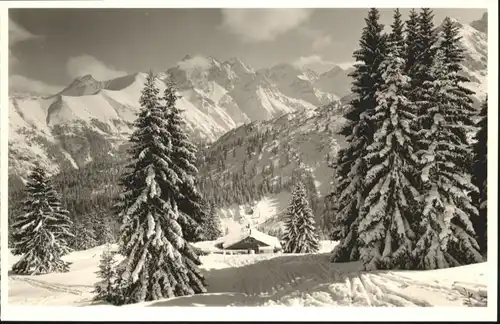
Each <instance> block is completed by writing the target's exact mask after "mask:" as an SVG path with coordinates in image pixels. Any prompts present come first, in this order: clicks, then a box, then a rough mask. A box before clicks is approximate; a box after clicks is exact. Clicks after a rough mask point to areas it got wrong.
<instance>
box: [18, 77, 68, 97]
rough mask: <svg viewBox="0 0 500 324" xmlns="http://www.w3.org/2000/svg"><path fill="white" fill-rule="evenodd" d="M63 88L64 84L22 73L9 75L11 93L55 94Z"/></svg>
mask: <svg viewBox="0 0 500 324" xmlns="http://www.w3.org/2000/svg"><path fill="white" fill-rule="evenodd" d="M62 89H63V87H62V86H55V85H51V84H47V83H45V82H42V81H38V80H33V79H30V78H27V77H25V76H22V75H18V74H14V75H11V76H9V93H10V94H14V93H29V94H36V95H42V96H47V95H53V94H56V93H58V92H59V91H61V90H62Z"/></svg>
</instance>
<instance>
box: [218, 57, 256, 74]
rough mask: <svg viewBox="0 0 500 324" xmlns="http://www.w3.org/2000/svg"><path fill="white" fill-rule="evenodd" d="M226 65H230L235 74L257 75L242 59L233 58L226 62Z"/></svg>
mask: <svg viewBox="0 0 500 324" xmlns="http://www.w3.org/2000/svg"><path fill="white" fill-rule="evenodd" d="M224 63H225V64H228V65H229V66H230V67H231V68H232V69H233V70H234V72H236V73H237V74H241V73H243V74H253V73H255V70H254V69H253V68H252V67H251V66H250V65H248V64H246V63H245V62H243V61H242V60H241V59H240V58H238V57H234V56H233V57H231V58H229V59H228V60H227V61H225V62H224Z"/></svg>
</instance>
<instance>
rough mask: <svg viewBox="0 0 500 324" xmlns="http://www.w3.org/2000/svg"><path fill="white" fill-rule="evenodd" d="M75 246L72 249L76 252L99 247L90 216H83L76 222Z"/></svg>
mask: <svg viewBox="0 0 500 324" xmlns="http://www.w3.org/2000/svg"><path fill="white" fill-rule="evenodd" d="M73 228H74V232H73V235H74V236H73V244H72V248H73V249H74V250H76V251H83V250H88V249H91V248H93V247H95V246H97V241H96V238H95V233H94V223H93V221H92V218H91V217H90V215H83V216H82V217H81V218H80V219H78V220H75V226H73Z"/></svg>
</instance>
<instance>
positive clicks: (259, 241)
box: [216, 228, 281, 254]
mask: <svg viewBox="0 0 500 324" xmlns="http://www.w3.org/2000/svg"><path fill="white" fill-rule="evenodd" d="M216 247H218V248H220V249H222V250H231V251H234V252H240V253H256V254H258V253H274V252H277V251H281V244H280V241H279V240H278V238H277V237H274V236H270V235H267V234H265V233H262V232H261V231H258V230H256V229H254V228H245V229H243V230H241V232H239V233H235V234H229V235H227V236H225V237H223V238H221V239H220V240H219V242H218V244H217V245H216Z"/></svg>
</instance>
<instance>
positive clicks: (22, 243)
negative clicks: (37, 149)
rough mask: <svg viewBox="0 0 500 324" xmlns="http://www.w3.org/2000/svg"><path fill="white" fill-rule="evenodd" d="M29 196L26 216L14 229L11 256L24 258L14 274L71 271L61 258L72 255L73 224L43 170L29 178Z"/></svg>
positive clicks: (20, 217) (25, 206)
mask: <svg viewBox="0 0 500 324" xmlns="http://www.w3.org/2000/svg"><path fill="white" fill-rule="evenodd" d="M26 195H27V198H26V200H25V201H24V206H23V211H24V214H22V215H19V216H17V217H16V219H15V222H14V224H13V226H12V228H13V235H12V237H13V241H14V247H13V249H12V253H13V254H14V255H21V259H20V260H19V261H18V262H16V263H15V264H14V265H13V267H12V270H13V271H14V272H15V273H19V274H30V275H38V274H44V273H50V272H66V271H68V270H69V264H68V263H67V262H65V261H63V260H62V259H61V257H63V256H64V255H66V254H68V253H69V252H70V251H71V249H70V248H69V247H68V240H69V239H71V237H72V234H71V225H72V223H71V219H70V218H69V216H68V211H67V210H65V209H64V208H63V207H62V206H61V202H60V198H59V197H58V194H57V192H56V191H55V190H54V188H53V187H52V185H51V183H50V180H49V178H48V177H47V175H46V173H45V170H44V169H43V168H42V167H40V166H36V167H35V168H34V169H33V171H32V172H31V174H30V175H29V178H28V183H27V184H26Z"/></svg>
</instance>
